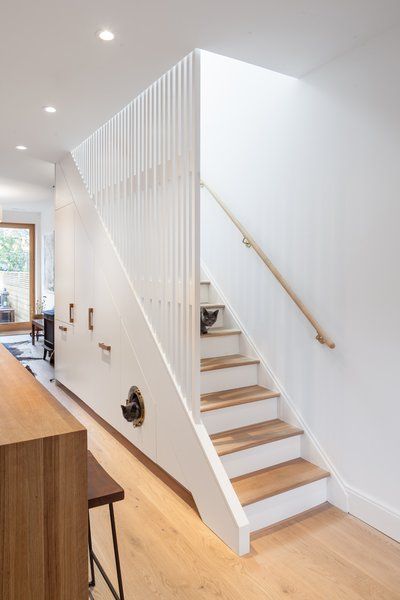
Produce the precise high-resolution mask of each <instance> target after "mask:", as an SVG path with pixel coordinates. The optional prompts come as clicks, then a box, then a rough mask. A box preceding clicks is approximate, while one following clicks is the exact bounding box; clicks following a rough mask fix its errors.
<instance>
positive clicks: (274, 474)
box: [200, 281, 329, 532]
mask: <svg viewBox="0 0 400 600" xmlns="http://www.w3.org/2000/svg"><path fill="white" fill-rule="evenodd" d="M200 291H201V295H200V301H201V305H202V306H206V307H207V308H209V309H211V310H215V309H216V308H218V309H219V314H218V319H217V322H216V323H215V325H214V326H213V327H211V328H210V329H209V330H208V333H207V334H204V335H201V415H202V420H203V423H204V425H205V426H206V429H207V431H208V433H209V435H210V438H211V441H212V443H213V444H214V447H215V450H216V452H217V454H218V456H219V457H220V459H221V462H222V464H223V466H224V468H225V470H226V472H227V474H228V477H229V478H230V480H231V482H232V485H233V488H234V490H235V492H236V494H237V497H238V499H239V501H240V503H241V504H242V506H243V508H244V511H245V513H246V516H247V518H248V519H249V522H250V531H251V532H253V531H256V530H259V529H262V528H264V527H267V526H270V525H272V524H274V523H277V522H279V521H282V520H285V519H288V518H290V517H293V516H294V515H296V514H299V513H302V512H304V511H306V510H309V509H311V508H313V507H315V506H318V505H319V504H322V503H323V502H325V501H326V498H327V478H328V477H329V472H328V471H325V470H324V469H321V468H320V467H318V466H316V465H314V464H312V463H310V462H308V461H307V460H304V458H302V457H301V437H302V436H303V435H304V432H303V430H302V429H300V428H299V427H296V426H294V425H291V424H289V423H286V422H284V421H282V420H281V419H280V418H279V392H276V391H274V390H270V389H268V388H267V387H265V386H263V385H260V379H262V378H261V377H260V376H261V371H262V366H261V365H260V360H259V359H258V358H256V357H253V356H248V355H247V354H248V352H247V353H243V350H242V348H243V347H248V344H247V345H246V344H244V343H243V339H242V338H243V334H242V332H241V331H240V329H238V328H235V327H232V326H231V325H232V322H233V318H232V316H231V315H230V314H229V312H228V310H227V308H226V307H225V305H224V304H221V303H220V302H218V301H216V302H213V301H212V300H210V298H215V292H214V290H213V289H212V286H211V284H210V282H209V281H202V282H201V285H200ZM227 323H228V324H229V327H228V326H227V325H226V324H227Z"/></svg>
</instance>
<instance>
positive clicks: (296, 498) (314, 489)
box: [244, 479, 327, 531]
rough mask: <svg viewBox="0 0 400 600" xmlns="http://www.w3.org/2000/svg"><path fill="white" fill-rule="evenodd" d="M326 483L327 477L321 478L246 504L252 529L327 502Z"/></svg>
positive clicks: (265, 525)
mask: <svg viewBox="0 0 400 600" xmlns="http://www.w3.org/2000/svg"><path fill="white" fill-rule="evenodd" d="M326 483H327V482H326V479H321V480H320V481H314V482H313V483H308V484H307V485H303V486H301V487H298V488H295V489H294V490H289V491H288V492H284V493H283V494H278V495H277V496H272V497H271V498H266V499H265V500H260V501H259V502H255V503H254V504H249V505H248V506H245V507H244V511H245V513H246V516H247V518H248V519H249V522H250V531H257V530H258V529H263V528H264V527H269V526H270V525H273V524H274V523H279V522H280V521H284V520H285V519H289V518H290V517H294V516H295V515H297V514H299V513H302V512H304V511H306V510H309V509H311V508H314V507H315V506H318V505H319V504H322V503H323V502H326V499H327V485H326Z"/></svg>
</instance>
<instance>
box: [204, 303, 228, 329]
mask: <svg viewBox="0 0 400 600" xmlns="http://www.w3.org/2000/svg"><path fill="white" fill-rule="evenodd" d="M207 310H210V311H214V310H217V307H216V308H213V307H212V308H207ZM223 326H224V309H223V308H219V307H218V316H217V320H216V321H215V323H214V325H213V326H212V327H209V329H214V328H215V327H223Z"/></svg>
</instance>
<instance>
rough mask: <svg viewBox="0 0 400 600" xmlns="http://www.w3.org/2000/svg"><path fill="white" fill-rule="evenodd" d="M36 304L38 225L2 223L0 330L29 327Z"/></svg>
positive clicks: (0, 232)
mask: <svg viewBox="0 0 400 600" xmlns="http://www.w3.org/2000/svg"><path fill="white" fill-rule="evenodd" d="M34 305H35V225H33V224H31V223H28V224H27V223H0V332H2V331H12V330H21V329H29V328H30V325H31V319H32V318H33V316H34V313H35V308H34Z"/></svg>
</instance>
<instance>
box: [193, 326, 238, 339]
mask: <svg viewBox="0 0 400 600" xmlns="http://www.w3.org/2000/svg"><path fill="white" fill-rule="evenodd" d="M239 333H242V332H241V331H240V329H224V328H223V327H215V329H209V330H208V332H207V333H202V334H201V337H204V338H208V337H219V336H224V335H237V334H239Z"/></svg>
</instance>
